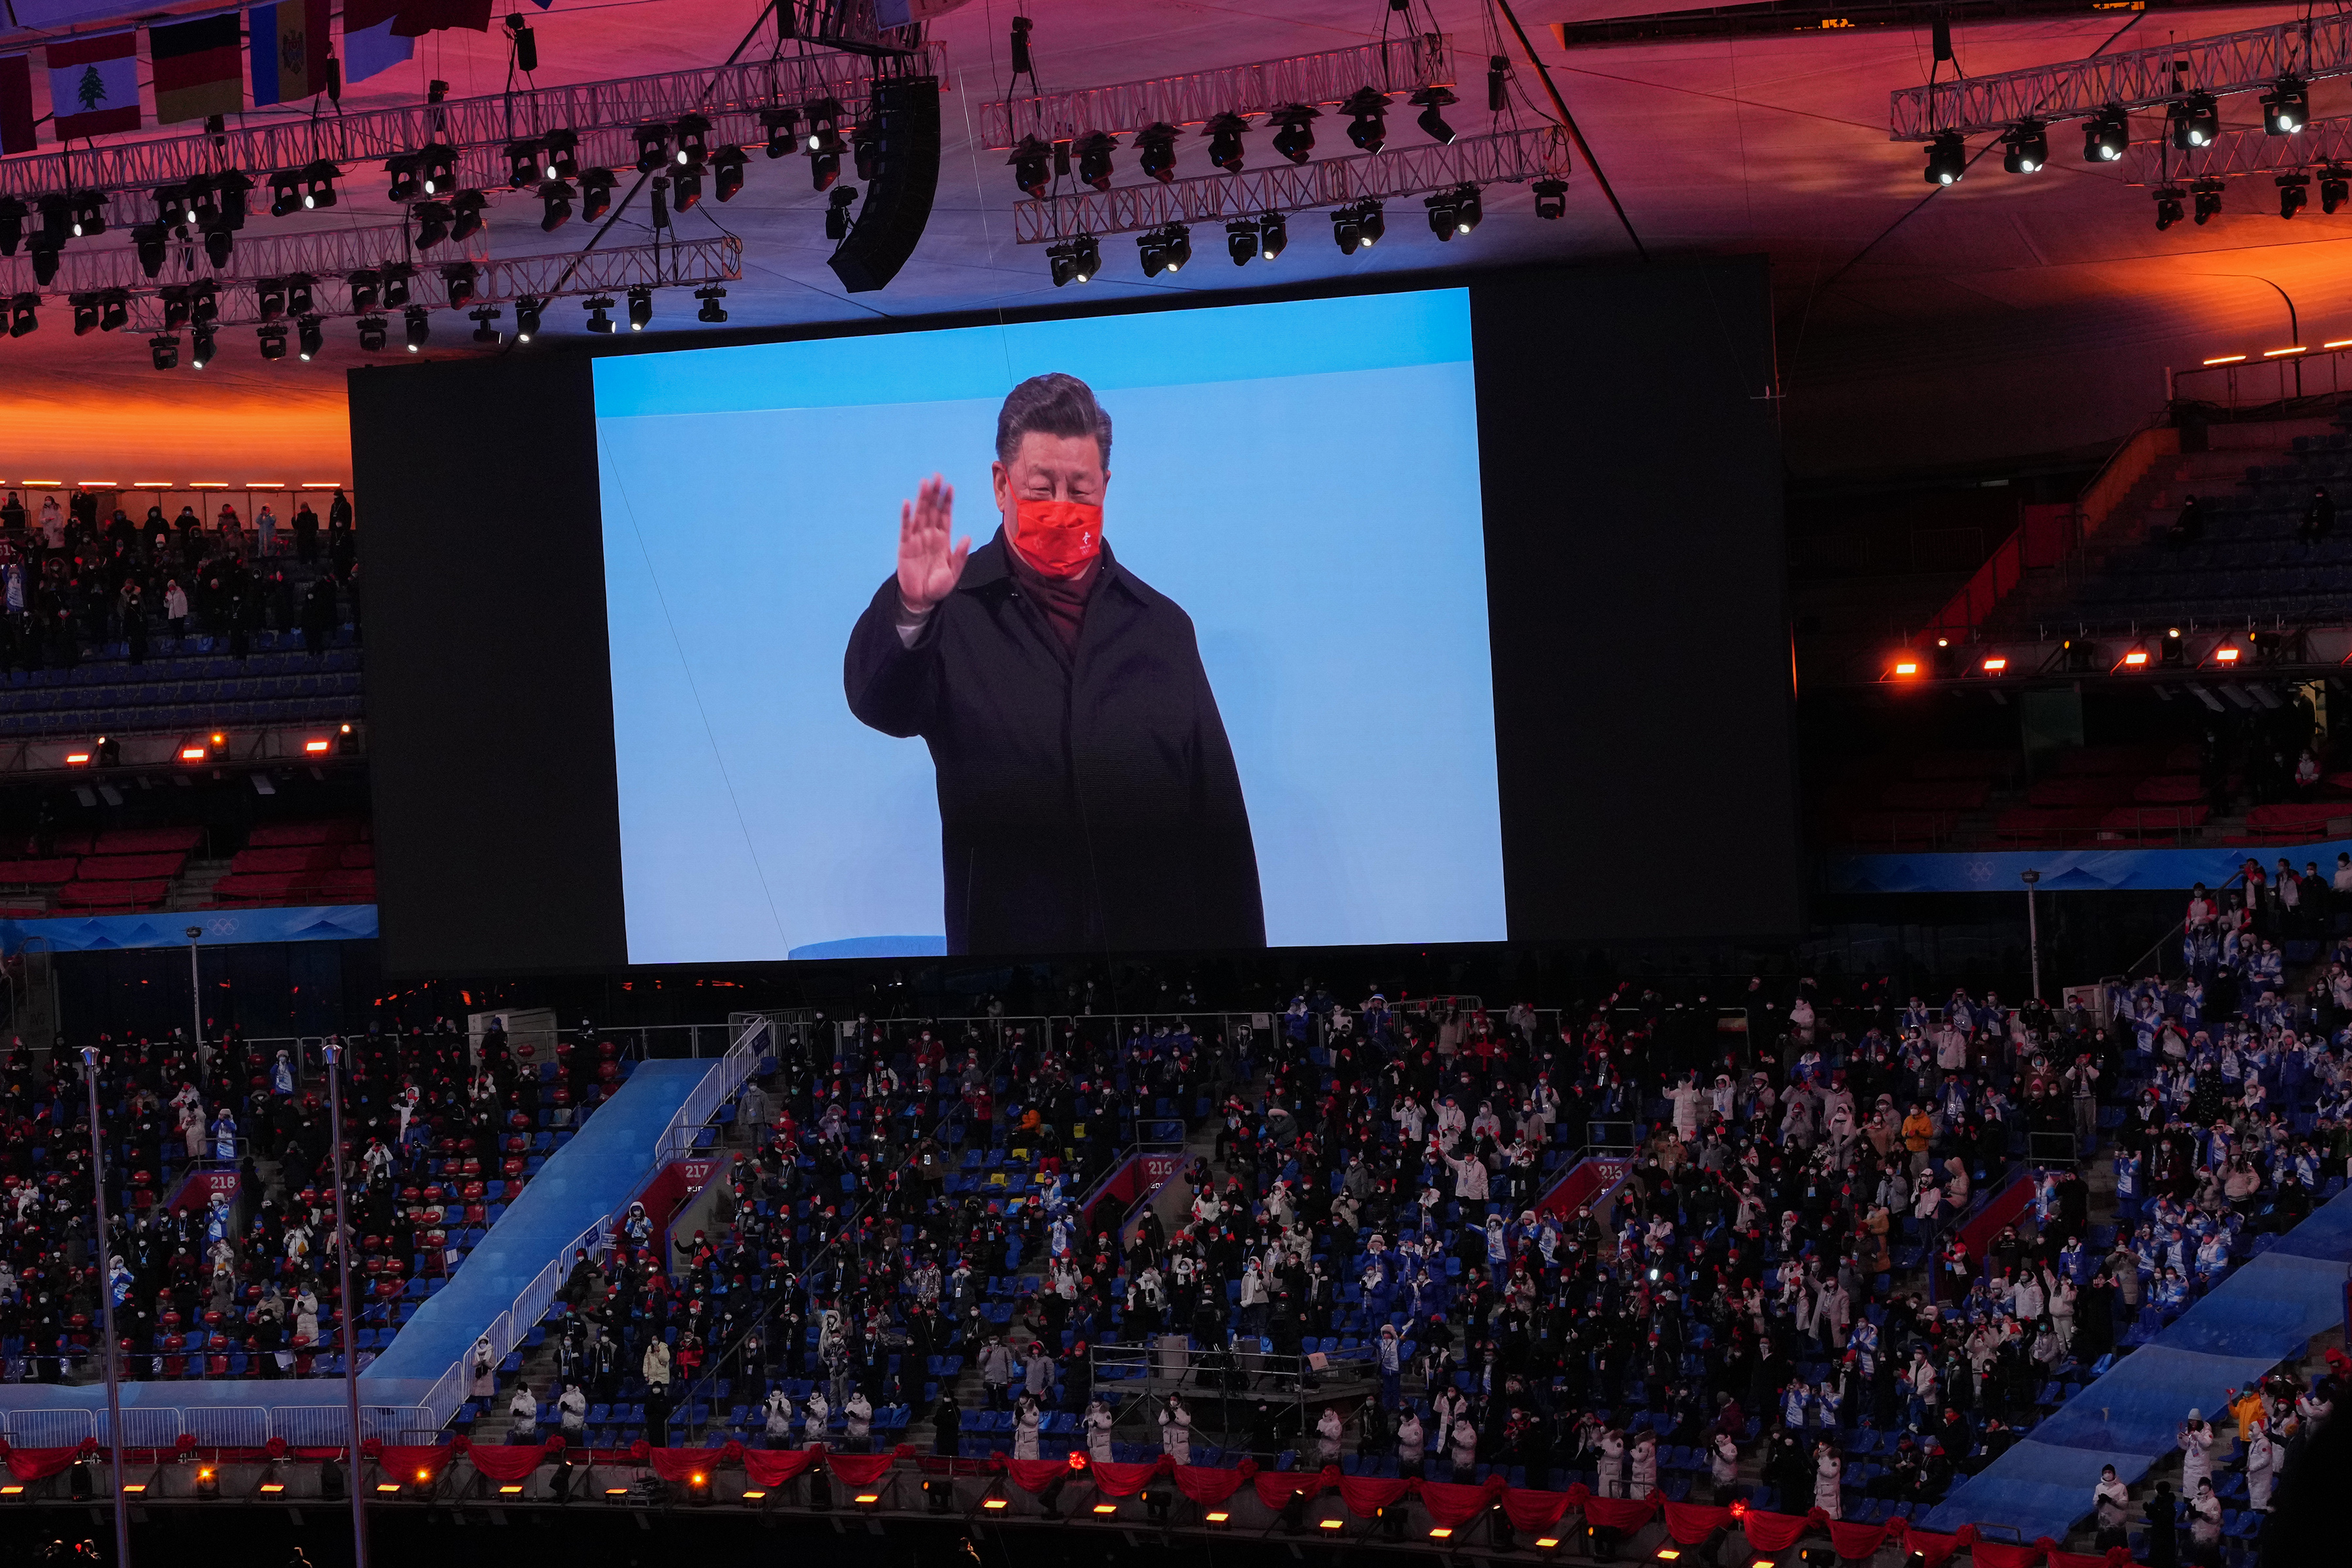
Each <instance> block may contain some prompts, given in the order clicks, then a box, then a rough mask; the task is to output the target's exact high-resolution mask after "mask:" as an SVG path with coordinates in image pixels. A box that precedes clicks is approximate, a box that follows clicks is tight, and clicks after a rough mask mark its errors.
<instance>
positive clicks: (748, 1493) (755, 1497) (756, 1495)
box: [743, 1487, 768, 1502]
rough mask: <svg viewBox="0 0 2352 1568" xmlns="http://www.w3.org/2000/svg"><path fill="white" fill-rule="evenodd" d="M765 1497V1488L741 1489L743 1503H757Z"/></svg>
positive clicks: (766, 1491)
mask: <svg viewBox="0 0 2352 1568" xmlns="http://www.w3.org/2000/svg"><path fill="white" fill-rule="evenodd" d="M767 1495H768V1489H767V1488H765V1487H745V1488H744V1489H743V1500H744V1501H745V1502H758V1501H759V1500H761V1498H763V1497H766V1496H767Z"/></svg>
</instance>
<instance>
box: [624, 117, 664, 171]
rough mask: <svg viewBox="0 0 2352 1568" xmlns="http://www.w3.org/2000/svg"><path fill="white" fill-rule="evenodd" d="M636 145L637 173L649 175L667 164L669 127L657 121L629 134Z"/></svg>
mask: <svg viewBox="0 0 2352 1568" xmlns="http://www.w3.org/2000/svg"><path fill="white" fill-rule="evenodd" d="M631 134H632V135H633V136H635V138H636V143H637V173H639V174H651V173H653V172H654V171H655V170H656V169H658V168H660V167H661V166H662V165H663V164H664V163H668V162H669V127H668V126H667V125H664V124H662V123H660V122H659V121H655V122H654V123H652V124H648V125H640V126H638V127H637V128H636V130H635V131H634V132H631Z"/></svg>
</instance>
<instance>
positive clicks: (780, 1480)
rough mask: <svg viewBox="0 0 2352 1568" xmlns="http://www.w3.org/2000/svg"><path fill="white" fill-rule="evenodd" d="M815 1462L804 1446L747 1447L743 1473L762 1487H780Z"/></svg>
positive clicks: (812, 1454) (744, 1454) (814, 1458)
mask: <svg viewBox="0 0 2352 1568" xmlns="http://www.w3.org/2000/svg"><path fill="white" fill-rule="evenodd" d="M815 1463H816V1455H815V1454H814V1452H813V1451H811V1450H809V1449H806V1448H747V1449H745V1450H744V1451H743V1473H744V1474H745V1475H746V1476H748V1477H750V1478H751V1479H752V1480H753V1481H755V1482H757V1483H758V1484H759V1485H761V1486H763V1487H780V1486H782V1485H783V1484H784V1483H785V1482H786V1481H789V1480H791V1479H793V1478H794V1477H796V1476H798V1475H799V1474H800V1473H801V1472H802V1471H803V1470H805V1469H808V1468H812V1467H813V1466H814V1465H815Z"/></svg>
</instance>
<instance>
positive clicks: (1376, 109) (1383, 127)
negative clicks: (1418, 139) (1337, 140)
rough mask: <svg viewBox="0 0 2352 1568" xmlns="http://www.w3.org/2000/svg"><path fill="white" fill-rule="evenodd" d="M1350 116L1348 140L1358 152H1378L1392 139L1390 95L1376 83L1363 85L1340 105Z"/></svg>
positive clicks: (1341, 111) (1342, 111)
mask: <svg viewBox="0 0 2352 1568" xmlns="http://www.w3.org/2000/svg"><path fill="white" fill-rule="evenodd" d="M1339 112H1340V113H1342V114H1344V115H1346V116H1347V117H1348V140H1349V141H1350V142H1354V143H1355V144H1356V151H1358V152H1359V153H1377V152H1379V151H1380V150H1381V148H1382V147H1383V146H1385V145H1387V143H1388V139H1389V119H1388V114H1389V95H1388V94H1387V93H1384V92H1382V91H1381V90H1380V89H1378V88H1373V87H1360V88H1358V89H1356V90H1355V91H1354V92H1352V93H1350V94H1349V95H1348V100H1347V101H1346V102H1345V103H1342V104H1341V105H1339Z"/></svg>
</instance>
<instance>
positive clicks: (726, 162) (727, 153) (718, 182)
mask: <svg viewBox="0 0 2352 1568" xmlns="http://www.w3.org/2000/svg"><path fill="white" fill-rule="evenodd" d="M710 186H711V190H710V194H711V195H715V196H717V197H718V198H719V200H720V201H721V202H731V201H733V200H734V199H735V198H736V197H737V196H738V195H741V194H742V191H743V149H742V148H740V147H721V148H720V149H719V151H718V152H716V153H712V154H711V155H710Z"/></svg>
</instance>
